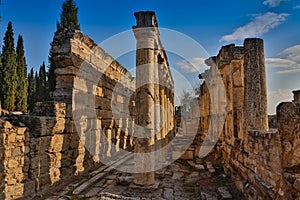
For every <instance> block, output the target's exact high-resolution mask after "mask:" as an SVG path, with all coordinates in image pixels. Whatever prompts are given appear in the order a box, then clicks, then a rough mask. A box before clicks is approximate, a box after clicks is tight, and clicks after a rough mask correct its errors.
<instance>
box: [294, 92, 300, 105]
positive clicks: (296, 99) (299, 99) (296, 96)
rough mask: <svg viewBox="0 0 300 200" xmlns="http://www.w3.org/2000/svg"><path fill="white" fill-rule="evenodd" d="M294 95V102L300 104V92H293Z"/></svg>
mask: <svg viewBox="0 0 300 200" xmlns="http://www.w3.org/2000/svg"><path fill="white" fill-rule="evenodd" d="M293 94H294V102H296V103H300V90H295V91H293Z"/></svg>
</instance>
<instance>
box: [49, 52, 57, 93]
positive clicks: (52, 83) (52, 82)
mask: <svg viewBox="0 0 300 200" xmlns="http://www.w3.org/2000/svg"><path fill="white" fill-rule="evenodd" d="M48 59H49V69H48V73H47V76H48V80H47V86H48V90H49V97H53V92H54V90H55V87H56V77H55V73H54V72H55V69H56V64H55V62H54V60H53V55H52V49H51V50H50V55H49V58H48Z"/></svg>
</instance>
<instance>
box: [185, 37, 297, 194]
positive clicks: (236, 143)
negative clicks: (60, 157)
mask: <svg viewBox="0 0 300 200" xmlns="http://www.w3.org/2000/svg"><path fill="white" fill-rule="evenodd" d="M206 64H207V65H208V66H210V69H209V70H206V71H205V72H204V73H202V74H201V76H200V78H203V79H204V82H203V84H202V85H201V86H200V95H199V97H198V99H197V101H198V104H196V105H194V106H193V108H192V110H196V109H197V108H199V114H193V113H191V114H190V116H189V118H190V119H195V118H196V119H198V120H199V122H198V124H199V128H198V133H197V135H196V138H195V141H194V143H193V145H191V147H190V148H189V149H188V152H189V151H195V153H194V155H195V157H197V156H198V155H199V154H197V151H199V149H200V152H201V148H203V147H205V145H207V144H212V145H214V144H215V142H216V140H218V143H217V144H216V145H215V148H214V149H215V151H214V153H215V155H216V156H217V157H221V158H222V159H223V160H224V162H225V169H226V170H227V171H228V172H231V174H232V177H233V179H234V180H235V183H236V186H237V187H238V188H239V189H240V190H241V191H242V192H243V194H244V196H245V198H246V199H277V198H278V199H295V198H297V197H299V196H300V193H299V192H298V191H300V187H299V185H300V184H299V183H300V178H298V177H300V176H299V173H300V172H299V170H298V169H299V168H298V167H299V164H300V159H299V155H298V154H299V153H298V152H299V151H300V149H299V146H300V143H299V140H298V138H299V124H300V118H299V104H300V102H299V99H300V92H299V91H294V92H293V93H294V101H293V102H290V103H282V104H280V105H279V106H278V108H277V116H276V119H277V122H276V124H277V126H278V130H269V129H268V122H267V96H266V77H265V76H266V72H265V61H264V47H263V41H262V40H261V39H257V38H253V39H246V40H245V42H244V46H242V47H237V46H235V45H234V44H230V45H227V46H223V47H222V48H221V50H220V51H219V54H218V55H217V56H214V57H211V58H210V59H207V60H206ZM216 69H217V70H218V71H219V74H220V76H221V79H222V82H223V85H224V86H222V87H217V86H216V83H218V82H217V81H214V79H215V80H217V78H216V77H217V76H216V75H217V73H216V72H215V70H216ZM211 86H214V87H211ZM213 88H217V89H215V90H213ZM217 98H219V100H218V99H217ZM222 99H223V100H225V101H222ZM214 102H217V103H218V104H217V105H216V103H214ZM224 104H225V109H223V107H222V106H223V105H224ZM222 109H223V111H224V110H225V116H226V118H225V123H224V126H221V127H222V129H221V130H220V129H218V128H217V127H216V123H212V122H214V120H215V119H222V118H220V116H219V117H218V114H217V113H218V112H219V113H220V114H221V113H222ZM215 122H218V121H215ZM219 122H220V121H219ZM214 133H217V136H216V135H215V134H214ZM218 134H220V135H219V136H218ZM195 145H196V147H195ZM185 155H186V154H185ZM195 157H194V158H188V157H184V158H186V159H196V158H195Z"/></svg>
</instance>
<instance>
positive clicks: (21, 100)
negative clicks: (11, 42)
mask: <svg viewBox="0 0 300 200" xmlns="http://www.w3.org/2000/svg"><path fill="white" fill-rule="evenodd" d="M16 54H17V59H16V61H17V74H18V76H17V88H16V89H17V92H16V102H15V107H16V108H15V109H16V110H18V111H23V112H26V111H27V98H28V91H27V88H28V83H27V79H26V76H27V66H26V59H25V55H24V44H23V38H22V36H21V35H19V37H18V42H17V48H16Z"/></svg>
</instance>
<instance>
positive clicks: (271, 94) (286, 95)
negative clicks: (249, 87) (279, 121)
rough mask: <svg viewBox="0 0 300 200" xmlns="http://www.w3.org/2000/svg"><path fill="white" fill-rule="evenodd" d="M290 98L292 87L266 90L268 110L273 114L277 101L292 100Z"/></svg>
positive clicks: (291, 97) (291, 96)
mask: <svg viewBox="0 0 300 200" xmlns="http://www.w3.org/2000/svg"><path fill="white" fill-rule="evenodd" d="M292 99H293V94H292V89H277V90H268V112H269V113H270V114H275V113H276V107H277V106H278V104H279V103H281V102H286V101H292Z"/></svg>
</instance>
